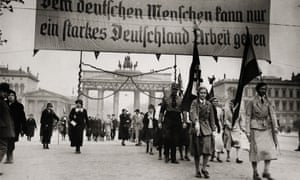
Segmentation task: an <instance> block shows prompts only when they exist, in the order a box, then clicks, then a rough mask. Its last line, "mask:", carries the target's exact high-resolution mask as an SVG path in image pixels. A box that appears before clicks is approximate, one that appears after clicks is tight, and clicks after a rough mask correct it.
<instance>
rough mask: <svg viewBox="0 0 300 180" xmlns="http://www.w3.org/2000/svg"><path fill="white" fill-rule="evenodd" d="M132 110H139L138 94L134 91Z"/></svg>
mask: <svg viewBox="0 0 300 180" xmlns="http://www.w3.org/2000/svg"><path fill="white" fill-rule="evenodd" d="M133 108H134V110H136V109H140V92H139V91H134V104H133Z"/></svg>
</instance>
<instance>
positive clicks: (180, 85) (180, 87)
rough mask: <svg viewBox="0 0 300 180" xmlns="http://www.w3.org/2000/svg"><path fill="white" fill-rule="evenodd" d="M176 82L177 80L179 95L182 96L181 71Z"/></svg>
mask: <svg viewBox="0 0 300 180" xmlns="http://www.w3.org/2000/svg"><path fill="white" fill-rule="evenodd" d="M177 82H178V87H179V95H180V96H182V94H183V88H182V78H181V73H179V74H178V78H177Z"/></svg>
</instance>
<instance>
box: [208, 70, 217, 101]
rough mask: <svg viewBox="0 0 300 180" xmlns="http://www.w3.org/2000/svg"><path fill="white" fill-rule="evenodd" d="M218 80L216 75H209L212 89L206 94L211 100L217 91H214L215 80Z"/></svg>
mask: <svg viewBox="0 0 300 180" xmlns="http://www.w3.org/2000/svg"><path fill="white" fill-rule="evenodd" d="M215 80H216V77H215V76H214V75H213V76H212V77H208V82H209V84H210V85H211V88H210V91H209V93H208V94H207V96H206V99H207V100H210V99H211V98H212V97H215V92H214V81H215Z"/></svg>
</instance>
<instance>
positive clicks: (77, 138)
mask: <svg viewBox="0 0 300 180" xmlns="http://www.w3.org/2000/svg"><path fill="white" fill-rule="evenodd" d="M75 104H76V107H75V108H72V110H71V112H70V114H69V127H70V130H69V136H70V140H71V147H76V151H75V152H76V153H77V154H80V147H81V146H82V142H83V130H84V128H85V127H86V126H87V127H89V124H88V122H89V121H88V115H87V111H86V109H84V108H83V102H82V100H81V99H78V100H76V101H75Z"/></svg>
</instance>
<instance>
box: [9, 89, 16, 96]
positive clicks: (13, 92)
mask: <svg viewBox="0 0 300 180" xmlns="http://www.w3.org/2000/svg"><path fill="white" fill-rule="evenodd" d="M8 94H13V95H14V96H16V92H15V91H14V90H12V89H9V90H8Z"/></svg>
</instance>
